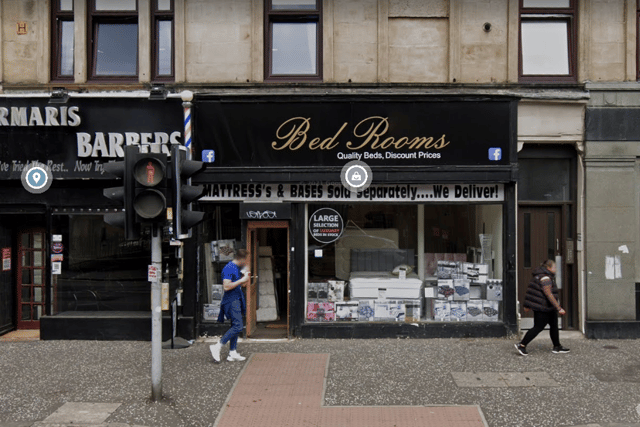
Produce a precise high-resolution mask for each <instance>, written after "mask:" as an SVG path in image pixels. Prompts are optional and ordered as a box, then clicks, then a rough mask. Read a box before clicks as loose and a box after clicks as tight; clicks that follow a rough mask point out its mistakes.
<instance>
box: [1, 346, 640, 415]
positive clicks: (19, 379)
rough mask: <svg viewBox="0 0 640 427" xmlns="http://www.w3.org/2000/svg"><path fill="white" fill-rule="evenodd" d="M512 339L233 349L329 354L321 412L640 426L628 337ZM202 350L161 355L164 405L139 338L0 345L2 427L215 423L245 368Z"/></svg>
mask: <svg viewBox="0 0 640 427" xmlns="http://www.w3.org/2000/svg"><path fill="white" fill-rule="evenodd" d="M513 343H514V341H512V340H506V339H432V340H414V339H412V340H408V339H389V340H292V341H288V342H269V343H256V342H244V343H241V344H239V346H238V350H239V351H240V353H242V354H244V355H246V356H250V355H259V354H269V353H283V357H284V356H285V355H284V354H285V353H286V354H308V355H318V354H326V355H328V365H327V366H328V367H327V369H326V375H325V378H324V388H323V390H324V391H323V393H324V400H323V402H322V404H323V408H333V407H344V408H353V407H356V408H357V407H400V406H411V407H426V406H447V405H464V406H475V407H477V408H479V410H480V411H481V413H482V415H483V416H484V418H485V419H486V422H487V424H488V425H489V426H492V427H494V426H585V427H586V426H589V427H605V426H606V427H622V426H635V427H640V353H639V352H638V343H637V342H636V341H634V340H615V341H613V340H612V341H595V340H586V339H583V338H577V337H572V338H567V337H565V338H563V344H564V345H565V346H568V347H570V348H571V353H570V354H566V355H554V354H551V352H550V348H551V347H550V342H549V339H548V335H547V334H546V333H543V334H541V336H540V337H539V338H537V339H536V340H535V341H533V342H532V343H531V344H530V345H529V352H530V355H529V356H528V357H526V358H525V357H522V356H519V355H517V354H516V352H515V349H514V348H513ZM209 344H210V343H209V342H196V343H195V344H194V345H193V346H191V347H189V348H185V349H179V350H177V349H176V350H164V351H163V362H164V363H163V365H164V371H163V391H164V395H165V399H164V400H163V401H162V402H161V403H152V402H150V401H149V396H150V394H151V380H150V351H151V346H150V343H148V342H103V341H30V342H0V426H2V427H27V426H29V427H31V426H33V427H53V426H68V425H75V426H82V425H85V426H87V425H91V426H105V427H107V426H108V427H120V426H123V427H124V426H147V427H151V426H172V427H173V426H176V427H177V426H213V425H214V424H215V423H216V420H217V419H218V416H219V415H220V412H221V410H222V408H223V407H225V402H227V401H228V399H229V398H230V397H233V393H232V390H233V387H234V385H235V384H237V383H239V381H240V378H241V377H240V375H241V373H242V372H243V369H244V367H245V366H246V365H247V363H249V361H247V362H233V363H231V362H226V361H224V362H222V363H220V364H214V363H212V359H211V355H210V353H209V349H208V345H209ZM224 354H225V352H224V351H223V355H224ZM250 360H253V358H252V359H250ZM96 404H103V405H97V406H92V405H96ZM83 405H84V406H83ZM349 410H351V409H349ZM74 417H75V418H74ZM71 421H73V423H72V422H71ZM312 425H317V423H316V424H312ZM397 425H398V427H400V426H402V424H397ZM332 427H337V426H332Z"/></svg>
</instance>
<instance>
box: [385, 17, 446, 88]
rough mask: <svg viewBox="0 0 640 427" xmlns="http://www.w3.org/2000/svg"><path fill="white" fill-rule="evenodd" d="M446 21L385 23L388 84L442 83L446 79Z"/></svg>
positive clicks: (430, 19) (396, 21) (391, 20)
mask: <svg viewBox="0 0 640 427" xmlns="http://www.w3.org/2000/svg"><path fill="white" fill-rule="evenodd" d="M448 59H449V20H448V19H446V18H393V19H390V20H389V81H390V82H393V83H405V82H406V83H445V82H447V80H448V76H449V67H448Z"/></svg>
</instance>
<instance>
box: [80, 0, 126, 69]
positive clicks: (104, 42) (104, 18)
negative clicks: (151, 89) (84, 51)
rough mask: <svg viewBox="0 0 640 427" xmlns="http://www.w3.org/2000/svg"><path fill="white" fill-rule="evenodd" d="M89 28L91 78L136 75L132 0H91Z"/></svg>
mask: <svg viewBox="0 0 640 427" xmlns="http://www.w3.org/2000/svg"><path fill="white" fill-rule="evenodd" d="M89 31H90V34H91V38H90V45H91V49H90V53H89V55H90V60H89V64H90V66H89V70H90V77H91V78H92V79H99V78H114V77H115V78H122V77H124V78H135V77H137V76H138V5H137V1H136V0H91V8H90V9H89Z"/></svg>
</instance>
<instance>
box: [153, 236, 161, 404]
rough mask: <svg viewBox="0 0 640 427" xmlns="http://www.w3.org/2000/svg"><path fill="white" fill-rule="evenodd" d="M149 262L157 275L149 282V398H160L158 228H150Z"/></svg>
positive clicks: (159, 246) (159, 261)
mask: <svg viewBox="0 0 640 427" xmlns="http://www.w3.org/2000/svg"><path fill="white" fill-rule="evenodd" d="M151 264H152V265H153V266H154V267H155V269H156V272H157V274H158V277H157V278H156V280H155V281H152V282H151V400H152V401H154V402H158V401H160V400H161V399H162V289H161V286H162V285H161V283H162V238H161V236H160V228H159V227H158V226H157V225H155V224H154V225H153V228H152V230H151Z"/></svg>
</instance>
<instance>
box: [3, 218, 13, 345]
mask: <svg viewBox="0 0 640 427" xmlns="http://www.w3.org/2000/svg"><path fill="white" fill-rule="evenodd" d="M12 240H13V239H12V230H11V229H10V228H8V227H4V226H3V225H1V224H0V251H2V252H1V253H2V268H0V335H2V334H5V333H7V332H9V331H12V330H13V329H15V310H14V301H15V297H14V287H13V286H14V285H13V274H12V271H13V267H14V266H13V265H12V264H13V259H12V258H13V257H14V256H15V250H14V249H13V247H12Z"/></svg>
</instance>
